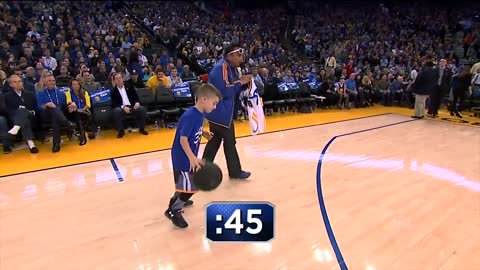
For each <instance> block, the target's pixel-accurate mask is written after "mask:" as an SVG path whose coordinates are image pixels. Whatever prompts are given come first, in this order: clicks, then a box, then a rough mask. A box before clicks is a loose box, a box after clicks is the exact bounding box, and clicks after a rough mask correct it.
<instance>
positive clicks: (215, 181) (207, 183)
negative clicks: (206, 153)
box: [192, 161, 223, 191]
mask: <svg viewBox="0 0 480 270" xmlns="http://www.w3.org/2000/svg"><path fill="white" fill-rule="evenodd" d="M222 179H223V174H222V170H221V169H220V167H218V165H217V164H215V163H213V162H208V161H206V162H205V165H203V166H202V168H201V169H200V170H198V171H197V172H195V173H194V174H193V177H192V181H193V184H194V185H195V186H196V187H197V188H198V189H199V190H202V191H212V190H214V189H216V188H217V187H218V186H220V184H221V183H222Z"/></svg>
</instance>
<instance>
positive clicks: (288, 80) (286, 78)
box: [283, 70, 295, 83]
mask: <svg viewBox="0 0 480 270" xmlns="http://www.w3.org/2000/svg"><path fill="white" fill-rule="evenodd" d="M283 82H285V83H294V82H295V78H294V77H293V76H292V71H291V70H287V74H286V75H285V76H284V77H283Z"/></svg>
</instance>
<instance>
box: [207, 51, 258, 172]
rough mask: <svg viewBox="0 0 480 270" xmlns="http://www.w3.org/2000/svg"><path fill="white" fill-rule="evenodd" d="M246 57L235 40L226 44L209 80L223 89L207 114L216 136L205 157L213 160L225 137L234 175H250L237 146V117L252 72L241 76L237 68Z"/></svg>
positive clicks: (224, 146) (210, 142)
mask: <svg viewBox="0 0 480 270" xmlns="http://www.w3.org/2000/svg"><path fill="white" fill-rule="evenodd" d="M242 61H243V49H242V48H241V47H240V46H238V45H235V44H231V45H229V46H228V47H227V48H225V51H224V58H223V59H222V60H220V61H219V62H218V63H217V64H216V65H215V67H213V69H212V70H211V71H210V74H209V76H208V82H209V83H211V84H213V85H214V86H215V87H216V88H217V89H218V90H220V92H221V93H222V100H221V101H220V102H219V103H218V105H217V108H216V109H215V110H213V111H212V112H211V113H209V114H207V115H206V118H207V119H208V121H209V125H210V132H212V133H213V138H212V139H211V140H210V141H208V143H207V145H206V147H205V151H204V153H203V159H206V160H207V161H213V160H214V159H215V156H216V155H217V152H218V149H219V148H220V144H221V143H222V141H223V150H224V152H225V158H226V160H227V167H228V174H229V176H230V177H231V178H235V179H247V178H248V177H250V172H246V171H243V170H242V167H241V164H240V159H239V157H238V153H237V148H236V146H235V144H236V141H235V127H234V124H233V118H234V116H235V115H237V114H238V111H237V107H236V105H237V103H239V102H240V100H238V97H239V94H240V91H242V90H244V85H246V84H248V83H249V82H250V81H251V79H252V75H243V76H239V74H238V71H237V68H238V67H239V66H240V64H241V63H242Z"/></svg>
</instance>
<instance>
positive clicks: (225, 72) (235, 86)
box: [205, 58, 243, 128]
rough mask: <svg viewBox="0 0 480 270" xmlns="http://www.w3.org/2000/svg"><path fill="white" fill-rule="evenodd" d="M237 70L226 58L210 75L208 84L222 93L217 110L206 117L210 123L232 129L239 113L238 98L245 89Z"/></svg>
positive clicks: (219, 62)
mask: <svg viewBox="0 0 480 270" xmlns="http://www.w3.org/2000/svg"><path fill="white" fill-rule="evenodd" d="M238 79H239V76H238V72H237V69H236V68H234V67H233V66H232V65H230V63H229V62H228V60H227V59H226V58H224V59H222V60H220V61H218V63H217V64H216V65H215V66H214V67H213V69H212V70H211V71H210V74H209V75H208V82H209V83H211V84H213V85H214V86H215V87H216V88H217V89H218V90H219V91H220V92H221V93H222V100H221V101H220V102H219V103H218V104H217V108H216V109H215V110H213V111H212V112H211V113H209V114H207V115H206V116H205V117H206V118H207V119H208V121H210V122H212V123H215V124H217V125H221V126H224V127H227V128H228V127H230V125H231V123H232V121H233V118H234V116H235V115H237V113H238V106H236V103H238V102H239V100H238V97H239V94H240V91H241V90H242V89H243V86H242V84H241V83H240V81H239V80H238Z"/></svg>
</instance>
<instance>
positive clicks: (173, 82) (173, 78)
mask: <svg viewBox="0 0 480 270" xmlns="http://www.w3.org/2000/svg"><path fill="white" fill-rule="evenodd" d="M168 80H169V81H170V86H171V87H172V89H173V88H175V86H177V85H179V84H181V83H183V81H182V78H180V76H178V71H177V69H176V68H172V69H171V70H170V76H169V77H168Z"/></svg>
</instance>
